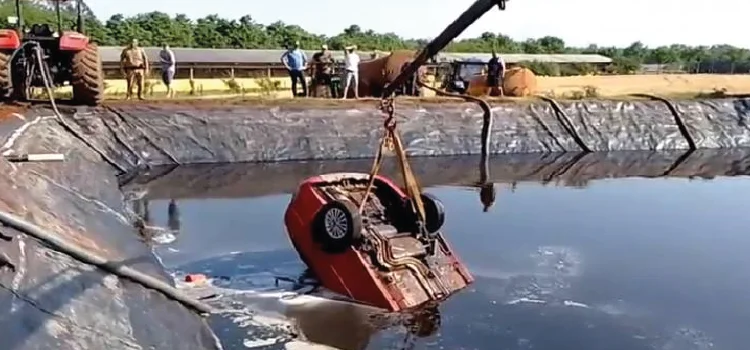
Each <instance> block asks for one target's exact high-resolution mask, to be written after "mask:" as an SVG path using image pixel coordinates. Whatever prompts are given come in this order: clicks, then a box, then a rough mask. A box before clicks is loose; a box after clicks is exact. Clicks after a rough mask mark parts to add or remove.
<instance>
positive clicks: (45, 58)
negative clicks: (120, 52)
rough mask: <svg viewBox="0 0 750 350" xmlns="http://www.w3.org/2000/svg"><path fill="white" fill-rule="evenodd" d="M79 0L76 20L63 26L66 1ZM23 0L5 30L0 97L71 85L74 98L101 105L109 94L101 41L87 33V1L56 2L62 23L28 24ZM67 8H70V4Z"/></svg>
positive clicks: (0, 34) (0, 33) (0, 41)
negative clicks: (106, 92)
mask: <svg viewBox="0 0 750 350" xmlns="http://www.w3.org/2000/svg"><path fill="white" fill-rule="evenodd" d="M71 1H72V2H75V10H76V25H75V28H74V29H73V30H67V29H65V28H64V27H63V20H62V12H63V9H62V8H61V6H62V4H63V3H66V2H71ZM21 3H22V2H21V0H15V9H16V15H15V16H12V17H8V23H10V24H11V27H12V28H5V29H0V99H2V100H21V101H25V100H29V99H31V96H32V89H33V88H47V87H49V88H53V89H54V88H55V87H60V86H64V85H70V86H71V87H72V89H73V102H75V103H77V104H84V105H98V104H100V103H101V100H102V98H103V94H104V75H103V69H102V63H101V57H100V55H99V50H98V48H97V46H96V45H95V44H94V43H92V42H90V40H89V38H88V37H87V36H86V35H85V34H84V18H83V14H82V12H83V7H84V6H85V5H84V4H83V2H82V0H56V1H54V5H55V12H56V14H57V16H56V17H57V21H56V22H57V23H56V24H54V25H50V24H48V23H34V24H31V25H27V24H26V23H24V15H23V7H22V4H21ZM66 10H67V9H66Z"/></svg>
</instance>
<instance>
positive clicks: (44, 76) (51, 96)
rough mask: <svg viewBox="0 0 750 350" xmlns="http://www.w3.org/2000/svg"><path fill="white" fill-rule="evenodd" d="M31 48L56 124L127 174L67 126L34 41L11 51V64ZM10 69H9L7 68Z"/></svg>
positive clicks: (124, 169)
mask: <svg viewBox="0 0 750 350" xmlns="http://www.w3.org/2000/svg"><path fill="white" fill-rule="evenodd" d="M29 46H31V47H32V49H33V50H34V56H35V64H36V65H37V66H38V69H39V73H40V76H41V77H42V82H43V83H44V89H45V91H46V92H47V96H48V98H49V101H50V105H51V106H52V111H53V112H54V113H55V119H56V120H57V122H58V124H60V126H62V127H63V129H65V131H67V132H69V133H71V134H73V136H74V137H75V138H77V139H79V140H80V141H81V142H83V143H84V144H85V145H86V146H88V147H89V148H91V149H92V150H93V151H94V152H96V153H97V154H98V155H99V156H100V157H101V158H102V159H103V160H104V161H105V162H107V163H108V164H109V165H111V166H112V167H114V168H115V169H117V170H118V171H120V173H127V171H128V169H126V168H125V167H123V166H122V165H120V164H118V163H117V162H115V161H114V159H112V158H111V157H109V156H108V155H107V154H106V153H105V152H104V151H102V150H101V149H99V147H96V146H95V145H94V144H93V143H91V142H89V141H88V139H87V138H85V137H83V135H81V133H79V132H78V131H76V130H75V129H74V128H73V127H72V126H71V125H70V124H68V122H67V121H65V118H63V115H62V113H60V110H59V109H58V108H57V103H56V102H55V95H54V91H53V90H52V83H51V81H52V78H51V77H50V73H49V67H47V65H46V64H45V62H44V60H43V59H42V47H41V46H40V45H39V43H38V42H36V41H27V42H25V43H23V45H21V46H20V47H19V48H18V49H16V50H15V51H13V54H12V55H11V57H10V61H9V62H11V64H12V62H13V59H14V58H15V56H16V55H17V54H18V53H19V52H21V51H22V50H24V49H25V48H27V47H29ZM9 69H10V68H9ZM12 73H13V69H10V75H11V81H13V77H12ZM28 73H29V74H28V75H27V76H26V77H24V78H26V79H28V78H29V77H30V76H31V74H30V73H31V72H28ZM28 83H29V82H28V81H27V83H26V84H25V86H29V85H28Z"/></svg>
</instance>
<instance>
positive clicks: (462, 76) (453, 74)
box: [438, 58, 487, 96]
mask: <svg viewBox="0 0 750 350" xmlns="http://www.w3.org/2000/svg"><path fill="white" fill-rule="evenodd" d="M486 68H487V62H485V61H483V60H481V59H479V58H469V59H467V60H462V61H459V60H457V61H452V62H444V63H441V64H440V65H439V66H438V75H439V77H441V78H442V79H440V78H439V79H440V80H441V83H442V85H441V87H440V88H441V89H444V90H446V91H448V92H453V93H459V94H467V95H471V96H484V95H485V94H486V92H487V74H486V72H485V70H486Z"/></svg>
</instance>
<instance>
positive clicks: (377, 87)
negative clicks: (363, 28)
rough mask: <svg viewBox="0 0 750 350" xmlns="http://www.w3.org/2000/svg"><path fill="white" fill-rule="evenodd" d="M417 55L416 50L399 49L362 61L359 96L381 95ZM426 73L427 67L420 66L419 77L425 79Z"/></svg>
mask: <svg viewBox="0 0 750 350" xmlns="http://www.w3.org/2000/svg"><path fill="white" fill-rule="evenodd" d="M416 55H417V52H416V51H411V50H398V51H393V52H391V53H390V54H388V55H387V56H383V57H378V58H375V59H371V60H367V61H362V62H361V63H360V64H359V96H361V97H366V96H371V97H380V96H381V95H382V93H383V88H385V86H386V85H387V84H389V83H391V82H392V81H393V80H394V79H395V78H396V77H397V76H398V75H399V73H401V70H402V69H403V67H404V66H405V65H407V64H409V63H411V62H412V61H413V60H414V57H415V56H416ZM426 75H427V68H426V67H424V66H423V67H420V68H419V70H418V71H417V76H418V79H422V80H423V79H424V78H425V77H426Z"/></svg>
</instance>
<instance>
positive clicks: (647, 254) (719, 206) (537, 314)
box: [150, 176, 750, 350]
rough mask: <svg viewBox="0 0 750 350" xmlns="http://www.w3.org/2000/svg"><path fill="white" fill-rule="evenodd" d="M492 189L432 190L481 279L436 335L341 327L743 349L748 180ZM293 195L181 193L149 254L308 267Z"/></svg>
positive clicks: (480, 345) (238, 270)
mask: <svg viewBox="0 0 750 350" xmlns="http://www.w3.org/2000/svg"><path fill="white" fill-rule="evenodd" d="M495 186H496V190H497V200H496V203H495V204H494V206H493V207H491V208H490V209H489V211H488V212H483V211H482V204H481V203H480V199H479V193H478V190H477V189H475V188H471V187H459V186H437V187H432V188H428V189H427V191H428V192H431V193H434V194H436V195H437V196H438V197H440V198H441V199H442V200H443V202H444V203H445V205H446V208H447V215H448V217H447V223H446V227H445V232H446V234H447V236H448V238H449V240H450V242H451V243H452V245H453V247H454V248H455V249H456V250H457V252H458V253H459V255H460V256H461V257H462V259H463V261H464V262H465V263H466V264H468V266H469V267H470V269H471V271H472V272H473V274H474V276H475V277H476V282H475V284H474V285H472V286H471V287H470V288H469V289H467V290H464V291H462V292H461V293H460V294H458V295H455V296H454V297H452V298H451V299H449V300H448V301H447V302H445V303H444V304H442V305H441V306H440V313H441V326H440V330H439V332H438V333H437V334H436V335H433V336H430V337H427V338H422V339H416V340H413V339H407V340H405V338H406V336H405V335H404V333H403V331H402V330H401V329H400V328H399V327H393V328H390V329H386V330H379V331H374V330H371V329H366V327H365V326H362V329H361V330H358V328H357V327H358V324H357V322H355V321H350V320H349V321H347V320H345V321H342V322H343V323H345V324H346V328H340V331H338V333H340V334H346V336H349V335H351V338H357V339H353V340H351V343H354V342H360V344H361V343H366V342H369V346H368V349H400V348H409V347H405V346H404V343H408V342H411V341H414V342H416V345H415V347H414V348H417V349H419V348H429V349H433V348H434V349H577V350H589V349H591V350H601V349H629V350H630V349H632V350H637V349H644V350H645V349H659V350H698V349H738V350H740V349H746V348H747V347H748V345H747V344H748V343H750V333H749V332H748V331H747V325H748V324H750V271H749V270H748V266H750V254H748V247H750V245H749V244H750V238H748V236H747V232H748V227H749V225H748V224H750V216H748V215H747V213H746V208H748V206H747V204H748V198H749V196H750V179H749V178H747V177H744V176H737V177H725V176H719V177H716V178H715V179H712V180H690V179H686V178H653V179H646V178H621V179H602V180H591V181H587V182H586V185H585V186H583V187H581V186H579V187H563V186H555V185H552V184H547V185H542V184H540V183H538V182H533V181H520V182H517V183H516V184H515V185H511V184H508V183H498V184H496V185H495ZM203 197H210V196H207V195H204V196H203ZM288 200H289V196H288V195H287V194H283V193H282V194H269V195H265V196H261V197H254V198H233V199H220V198H203V199H190V198H182V199H179V200H177V201H176V204H177V206H178V208H179V214H180V216H179V217H180V222H179V224H180V234H179V235H178V237H177V240H176V241H175V242H174V243H171V244H167V245H165V246H161V247H159V248H158V249H157V251H158V252H159V254H160V255H161V257H162V259H163V261H164V263H165V264H166V265H167V266H168V267H169V268H171V269H174V270H176V271H186V272H204V273H206V274H208V275H212V276H226V277H228V278H229V280H228V281H224V286H225V287H229V288H235V289H253V288H265V287H268V286H271V285H272V281H273V276H274V275H285V274H286V275H293V274H295V273H299V272H301V271H302V270H303V265H302V264H301V263H300V262H299V261H298V258H297V255H296V253H295V251H293V250H292V248H291V246H290V244H289V242H288V240H287V237H286V234H285V231H284V227H283V221H282V216H283V211H284V209H285V207H286V204H287V203H288ZM168 202H169V200H168V199H152V200H151V202H150V210H151V213H152V216H153V217H154V221H155V222H156V223H158V224H161V225H166V224H167V219H168V218H167V211H168V210H167V207H168ZM346 312H347V311H341V312H339V313H338V314H336V315H330V313H329V315H324V316H321V320H319V322H320V323H328V324H330V325H331V326H330V328H335V327H343V326H336V324H337V323H336V320H335V318H336V317H343V318H345V317H349V316H350V315H349V316H347V315H343V314H344V313H346ZM355 318H356V317H355ZM222 322H223V323H222ZM237 322H239V321H237V320H235V322H234V323H235V324H236V323H237ZM215 325H216V328H217V333H218V334H219V335H220V337H222V338H223V340H224V342H225V343H226V344H227V348H238V349H239V348H242V346H241V343H242V339H246V338H248V337H252V336H253V334H254V333H253V332H256V331H257V330H253V329H251V328H252V327H250V328H244V329H239V328H238V327H234V328H233V329H232V321H231V320H229V321H228V320H224V321H216V323H215ZM302 332H303V333H304V329H303V330H302ZM248 334H250V335H248ZM346 336H339V338H340V337H346ZM363 339H364V340H363ZM344 341H346V340H344ZM338 344H341V343H338ZM352 346H354V345H352ZM271 348H273V347H271Z"/></svg>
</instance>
